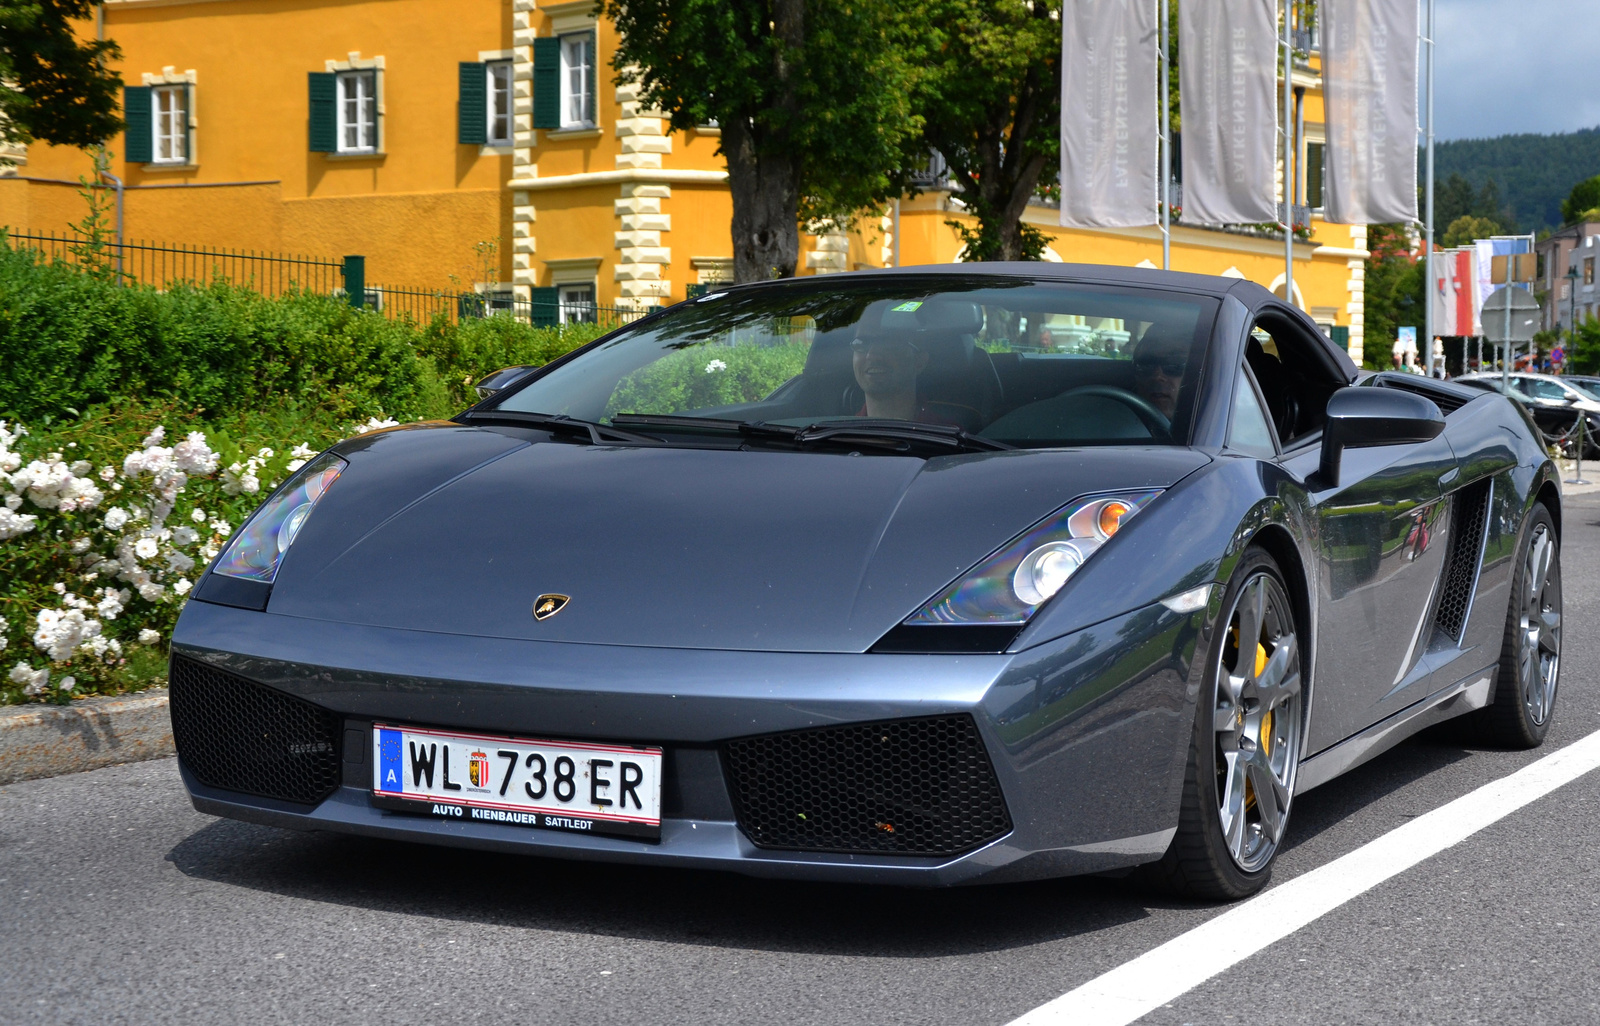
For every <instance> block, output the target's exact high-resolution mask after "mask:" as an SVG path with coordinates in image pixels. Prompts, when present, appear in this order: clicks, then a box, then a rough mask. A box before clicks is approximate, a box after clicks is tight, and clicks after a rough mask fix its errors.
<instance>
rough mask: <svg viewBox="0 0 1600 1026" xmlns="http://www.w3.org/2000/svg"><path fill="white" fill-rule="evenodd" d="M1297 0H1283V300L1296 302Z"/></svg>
mask: <svg viewBox="0 0 1600 1026" xmlns="http://www.w3.org/2000/svg"><path fill="white" fill-rule="evenodd" d="M1293 18H1294V0H1283V301H1284V302H1285V303H1288V304H1289V305H1290V306H1293V305H1294V93H1293V92H1292V90H1293V87H1294V82H1293V79H1294V50H1293V44H1294V41H1293V40H1292V39H1291V38H1290V34H1289V33H1290V22H1291V21H1292V20H1293Z"/></svg>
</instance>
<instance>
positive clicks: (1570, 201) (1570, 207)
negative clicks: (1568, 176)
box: [1561, 175, 1600, 224]
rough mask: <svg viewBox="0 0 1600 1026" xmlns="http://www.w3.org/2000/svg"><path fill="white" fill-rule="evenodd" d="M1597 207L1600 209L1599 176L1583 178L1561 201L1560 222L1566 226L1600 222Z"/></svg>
mask: <svg viewBox="0 0 1600 1026" xmlns="http://www.w3.org/2000/svg"><path fill="white" fill-rule="evenodd" d="M1597 207H1600V175H1596V176H1595V177H1593V178H1585V179H1584V180H1583V181H1581V182H1579V183H1578V184H1577V185H1574V186H1573V187H1572V191H1571V192H1569V193H1568V194H1567V198H1566V199H1564V200H1562V201H1561V220H1562V221H1563V222H1564V223H1566V224H1572V223H1573V222H1575V221H1595V220H1600V213H1597V212H1596V208H1597Z"/></svg>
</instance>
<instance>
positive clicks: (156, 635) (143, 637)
mask: <svg viewBox="0 0 1600 1026" xmlns="http://www.w3.org/2000/svg"><path fill="white" fill-rule="evenodd" d="M196 608H198V607H196ZM160 640H161V632H160V631H153V630H151V629H150V628H148V627H146V628H145V629H144V630H142V631H140V632H139V644H141V645H154V644H155V643H156V642H158V641H160Z"/></svg>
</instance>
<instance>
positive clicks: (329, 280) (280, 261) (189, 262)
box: [5, 229, 344, 296]
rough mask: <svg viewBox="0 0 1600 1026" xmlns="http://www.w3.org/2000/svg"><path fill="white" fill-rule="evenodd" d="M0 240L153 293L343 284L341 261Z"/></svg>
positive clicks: (43, 238) (31, 236) (38, 235)
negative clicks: (221, 285)
mask: <svg viewBox="0 0 1600 1026" xmlns="http://www.w3.org/2000/svg"><path fill="white" fill-rule="evenodd" d="M5 238H6V242H7V243H8V244H9V245H10V246H11V248H13V249H27V250H32V251H34V252H35V253H37V254H39V256H40V258H43V259H47V260H49V261H51V262H53V263H66V264H72V265H75V266H78V267H82V268H85V269H87V268H90V267H100V268H104V269H107V270H110V271H112V272H115V273H116V274H117V275H118V276H120V277H121V278H122V280H124V281H126V282H128V283H130V284H133V283H137V284H140V285H150V286H154V287H155V288H170V287H172V286H173V285H184V284H187V285H208V284H210V283H211V282H213V281H216V280H218V279H221V280H223V281H227V282H229V283H231V284H234V285H239V286H243V287H246V288H249V289H252V290H254V291H256V292H259V293H261V294H262V295H264V296H281V295H283V294H284V293H286V292H314V293H319V294H321V295H333V294H335V293H336V292H338V291H339V289H340V288H341V287H342V285H343V281H344V277H343V275H344V264H343V262H342V261H339V260H324V259H318V258H316V257H308V256H286V255H282V254H276V253H260V252H256V251H254V250H236V249H219V248H214V247H210V246H186V245H181V244H166V243H154V242H120V243H119V242H116V241H115V240H102V241H101V242H99V243H98V244H97V243H95V242H93V241H92V240H90V239H88V238H87V237H85V236H82V235H77V234H56V233H54V232H19V231H15V230H11V229H7V230H6V232H5Z"/></svg>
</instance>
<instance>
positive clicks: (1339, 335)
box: [1329, 324, 1350, 352]
mask: <svg viewBox="0 0 1600 1026" xmlns="http://www.w3.org/2000/svg"><path fill="white" fill-rule="evenodd" d="M1329 330H1330V332H1331V333H1332V337H1333V344H1334V345H1336V346H1338V347H1339V348H1340V349H1343V350H1345V351H1346V352H1348V351H1349V349H1350V329H1349V328H1348V327H1346V326H1345V325H1343V324H1335V325H1334V326H1333V327H1332V328H1331V329H1329Z"/></svg>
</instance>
